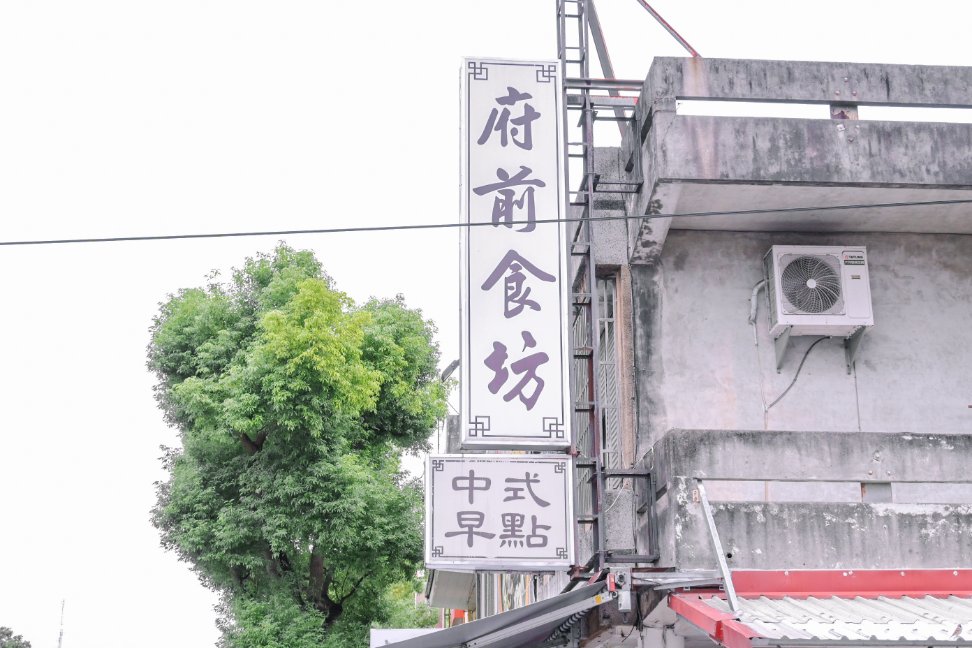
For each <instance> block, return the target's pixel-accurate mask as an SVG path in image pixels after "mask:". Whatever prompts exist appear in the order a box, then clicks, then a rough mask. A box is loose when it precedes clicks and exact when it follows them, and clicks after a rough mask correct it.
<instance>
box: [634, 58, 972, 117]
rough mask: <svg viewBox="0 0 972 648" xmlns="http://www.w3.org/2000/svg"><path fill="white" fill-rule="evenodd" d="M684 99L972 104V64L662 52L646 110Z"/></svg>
mask: <svg viewBox="0 0 972 648" xmlns="http://www.w3.org/2000/svg"><path fill="white" fill-rule="evenodd" d="M676 98H679V99H698V98H709V99H727V100H753V101H793V102H826V103H829V102H848V103H859V104H890V105H902V106H927V105H931V106H968V105H972V68H969V67H949V66H931V65H886V64H874V63H833V62H824V61H764V60H750V59H710V58H681V57H656V58H655V59H654V61H653V62H652V65H651V69H650V71H649V72H648V79H647V80H646V81H645V88H644V90H643V91H642V94H641V97H640V99H639V101H638V104H639V106H640V107H641V110H642V112H648V111H649V110H650V109H651V108H658V107H663V102H673V101H674V100H675V99H676Z"/></svg>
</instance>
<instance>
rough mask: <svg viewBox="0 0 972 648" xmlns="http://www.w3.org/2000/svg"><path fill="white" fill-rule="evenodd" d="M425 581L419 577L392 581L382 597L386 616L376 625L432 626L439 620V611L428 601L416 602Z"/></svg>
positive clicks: (390, 626)
mask: <svg viewBox="0 0 972 648" xmlns="http://www.w3.org/2000/svg"><path fill="white" fill-rule="evenodd" d="M423 586H424V583H423V582H422V581H420V580H418V579H412V580H407V581H401V582H398V583H392V584H391V585H389V586H388V589H387V590H385V592H384V594H383V596H382V599H381V609H382V612H383V613H384V618H383V619H382V620H381V621H379V622H377V623H376V624H375V625H376V626H379V627H382V628H431V627H433V626H435V624H436V623H438V621H439V611H438V610H434V609H432V608H431V607H429V604H428V603H425V602H416V601H415V595H416V594H419V593H421V592H422V590H423V589H424V587H423Z"/></svg>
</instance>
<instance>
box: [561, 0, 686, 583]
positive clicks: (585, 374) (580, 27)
mask: <svg viewBox="0 0 972 648" xmlns="http://www.w3.org/2000/svg"><path fill="white" fill-rule="evenodd" d="M638 2H639V3H640V4H641V5H642V7H643V8H645V9H646V10H647V11H648V12H649V13H650V14H651V15H652V17H653V18H655V20H656V21H658V22H659V24H661V25H662V27H664V28H665V29H666V31H668V32H669V34H671V35H672V36H673V37H674V38H675V39H676V40H677V41H678V42H679V43H680V44H681V45H682V46H683V47H685V49H686V50H687V51H688V52H689V54H690V55H692V56H698V53H697V52H696V51H695V50H694V49H693V48H692V46H691V45H689V44H688V42H687V41H685V39H684V38H682V36H681V35H679V34H678V32H676V31H675V30H674V29H673V28H672V27H671V26H670V25H669V24H668V23H667V22H666V21H665V20H664V19H663V18H662V17H661V15H660V14H658V12H656V11H655V10H654V9H652V7H651V6H650V5H649V4H648V3H647V2H644V1H643V0H638ZM556 3H557V57H558V59H559V60H560V66H561V72H562V74H563V77H564V95H565V97H564V99H565V101H564V113H565V114H564V124H565V128H566V129H567V136H566V137H565V139H564V141H565V148H566V150H565V151H564V154H565V159H566V164H565V168H566V170H567V188H568V189H567V191H568V209H569V213H570V216H571V217H572V218H577V217H579V219H580V222H579V223H578V226H577V229H576V230H575V232H574V233H573V235H572V236H571V237H569V238H570V243H569V247H570V249H569V252H570V255H571V257H572V258H573V259H575V260H576V262H577V263H576V268H577V269H576V274H575V275H574V281H573V286H572V291H571V293H572V300H571V303H572V308H573V363H572V376H571V386H572V397H573V399H574V414H575V426H574V429H575V430H576V433H575V447H574V448H573V452H574V455H575V457H576V459H575V464H574V465H575V478H576V479H575V483H576V484H577V489H578V497H577V498H576V501H577V502H578V503H579V504H578V506H579V507H582V506H583V504H580V503H581V502H584V501H585V500H586V498H585V497H584V496H583V489H585V488H587V487H588V486H589V487H590V497H589V499H590V514H589V515H588V514H586V513H587V512H585V511H580V512H579V513H578V514H577V515H576V521H577V524H578V525H589V526H590V527H591V529H592V533H591V536H592V545H593V551H592V554H593V555H592V556H591V557H590V559H589V560H587V561H586V562H585V563H583V564H582V565H579V566H575V568H574V569H573V570H572V573H571V577H572V581H571V584H573V583H575V582H577V581H579V580H581V579H585V578H588V577H591V576H594V577H597V576H598V575H599V574H601V573H603V572H605V571H606V570H607V569H608V568H609V565H610V564H611V563H626V564H629V565H630V564H634V563H652V562H656V561H657V560H658V550H657V537H658V534H657V524H656V519H655V510H654V498H655V492H656V486H655V480H654V475H653V474H652V473H651V472H650V471H648V470H641V469H627V470H620V469H614V470H611V469H609V468H608V467H607V466H606V464H605V462H604V456H603V439H602V434H603V430H602V429H601V420H602V418H601V417H602V411H601V403H600V402H599V399H598V394H599V393H600V392H599V384H598V383H599V376H598V374H599V372H598V369H597V364H598V361H599V359H600V358H601V349H600V331H599V326H600V316H599V312H598V308H599V305H598V302H599V300H598V296H597V294H596V293H597V279H598V276H597V266H596V264H595V262H594V258H593V252H594V245H593V233H594V231H593V227H592V219H594V218H595V216H594V211H595V204H594V194H595V193H598V192H603V193H611V194H615V195H617V194H628V193H637V192H638V191H639V190H640V188H641V184H640V182H628V181H626V180H625V179H624V178H612V179H609V180H604V181H602V180H601V178H600V176H599V175H598V174H597V173H596V170H595V161H594V153H595V148H594V123H595V122H596V121H613V122H616V123H617V125H618V129H619V130H620V132H621V136H622V139H623V138H624V136H625V134H626V129H628V128H633V127H634V122H635V115H634V108H635V105H636V102H637V93H639V92H640V90H641V87H642V83H641V82H640V81H628V80H621V79H616V78H615V74H614V68H613V65H612V63H611V58H610V56H609V54H608V51H607V45H606V43H605V41H604V35H603V31H602V29H601V23H600V19H599V18H598V15H597V10H596V8H595V6H594V2H593V0H556ZM592 43H593V45H594V50H595V51H596V53H597V58H598V61H599V62H600V65H601V70H602V72H603V78H592V77H591V70H590V67H591V58H592V57H591V50H590V45H591V44H592ZM622 92H628V93H635V96H631V95H630V94H629V95H628V96H623V95H622V94H621V93H622ZM598 109H601V110H602V111H603V112H604V113H607V114H600V115H599V114H598ZM568 111H577V112H579V113H580V118H579V121H578V123H577V126H575V127H571V125H570V122H569V121H568V120H567V113H568ZM578 131H579V139H577V138H575V139H571V134H572V133H574V134H576V133H577V132H578ZM571 160H580V161H581V181H580V184H579V187H578V188H577V189H576V190H574V189H572V185H571V173H570V162H571ZM628 170H629V171H630V170H631V169H628ZM633 175H634V177H636V178H640V177H641V173H640V168H638V169H636V170H635V172H634V174H633ZM578 211H579V212H580V213H579V215H578V214H577V213H576V212H578ZM609 478H612V479H619V478H620V479H643V480H644V489H645V491H646V497H645V498H643V499H644V500H645V503H644V504H643V505H642V506H640V507H639V513H644V512H647V513H648V515H649V516H650V519H649V535H650V541H649V545H650V546H649V553H648V554H629V553H617V554H614V553H612V552H611V550H610V549H609V548H608V547H607V543H606V537H605V535H606V533H605V532H606V529H605V520H604V519H603V515H604V509H603V501H604V493H605V489H606V485H607V479H609ZM577 535H578V536H579V535H580V534H577ZM578 556H579V554H578ZM570 586H571V585H569V586H568V587H570Z"/></svg>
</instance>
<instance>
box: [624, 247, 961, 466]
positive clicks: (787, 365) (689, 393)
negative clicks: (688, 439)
mask: <svg viewBox="0 0 972 648" xmlns="http://www.w3.org/2000/svg"><path fill="white" fill-rule="evenodd" d="M774 244H807V245H834V244H856V245H859V244H863V245H866V246H867V247H868V260H869V270H870V280H871V293H872V301H873V307H874V319H875V326H874V327H873V328H871V329H870V330H869V331H868V332H867V334H866V335H865V338H864V343H863V345H862V347H861V351H860V355H859V357H858V361H857V365H856V369H855V371H854V373H852V374H848V373H847V370H846V364H845V361H844V350H843V347H842V344H841V341H840V340H839V339H834V340H829V341H825V342H823V343H821V344H819V345H818V346H817V347H816V348H815V349H814V350H813V352H812V353H811V355H810V356H809V357H808V358H807V361H806V364H805V365H804V368H803V371H802V372H801V374H800V376H799V378H798V380H797V382H796V384H795V385H794V387H793V389H792V390H791V391H790V392H789V394H788V395H787V396H786V397H785V398H784V399H783V400H781V401H780V402H779V403H778V404H777V405H776V406H775V407H773V408H772V409H771V410H770V411H769V412H766V413H764V411H763V402H764V401H765V402H766V403H770V402H772V401H773V400H774V399H775V398H776V397H777V396H778V395H779V394H781V393H782V392H783V390H784V389H786V387H787V385H788V384H789V383H790V381H791V380H792V378H793V376H794V373H795V371H796V369H797V366H798V364H799V362H800V359H801V357H802V356H803V353H804V352H805V351H806V349H807V348H808V346H809V344H810V343H811V342H812V341H813V340H814V339H815V338H811V337H800V338H792V340H791V345H790V349H789V351H788V353H787V356H786V360H785V362H784V364H783V367H782V371H781V372H780V373H777V372H776V369H775V359H774V351H773V343H772V339H771V338H770V336H769V333H768V323H769V314H768V304H767V299H766V294H765V291H764V292H763V293H761V294H760V296H759V308H760V311H759V315H758V318H757V324H758V326H757V335H758V340H759V346H758V347H757V346H755V345H754V339H753V330H752V327H750V326H749V324H748V321H747V319H748V315H749V299H750V294H751V291H752V288H753V286H754V285H755V284H756V283H757V282H758V281H760V280H761V279H762V267H761V260H762V257H763V255H764V253H765V252H766V251H767V250H768V249H769V247H770V246H771V245H774ZM631 278H632V300H633V305H634V316H635V353H636V355H637V358H636V361H637V362H638V364H639V366H638V388H639V390H640V393H639V402H640V405H641V407H640V408H639V409H640V411H639V414H638V420H639V431H640V436H641V437H642V438H641V443H642V445H643V446H645V444H646V443H649V444H650V443H652V442H654V440H656V439H658V438H659V437H660V436H661V435H662V434H664V433H665V432H666V431H668V430H669V429H672V428H682V429H725V430H740V429H756V430H758V429H777V430H808V431H809V430H813V431H841V432H856V431H861V430H863V431H875V432H923V433H924V432H935V433H961V432H972V407H970V405H972V370H970V367H972V345H970V344H969V340H970V336H972V333H970V328H969V326H970V325H969V322H970V321H972V236H949V235H908V234H853V235H848V234H820V235H812V234H780V233H773V234H763V233H752V234H748V233H747V234H741V233H732V232H704V231H677V230H673V231H672V232H671V233H670V234H669V236H668V241H667V243H666V245H665V248H664V253H663V255H662V257H661V262H660V263H659V264H656V265H653V266H647V267H645V266H632V268H631ZM645 447H647V446H645Z"/></svg>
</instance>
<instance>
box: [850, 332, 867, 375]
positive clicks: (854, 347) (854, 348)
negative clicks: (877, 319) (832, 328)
mask: <svg viewBox="0 0 972 648" xmlns="http://www.w3.org/2000/svg"><path fill="white" fill-rule="evenodd" d="M866 330H867V328H866V327H864V326H862V327H860V328H858V329H857V330H856V331H854V332H853V333H851V334H850V335H849V336H848V337H847V338H845V339H844V356H845V357H846V358H847V373H848V374H849V373H851V372H852V371H853V370H854V363H855V362H856V361H857V352H858V351H859V350H860V348H861V340H863V339H864V331H866Z"/></svg>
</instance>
